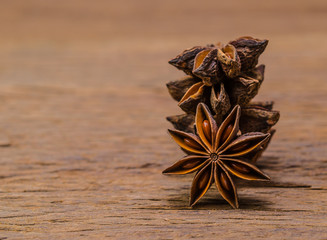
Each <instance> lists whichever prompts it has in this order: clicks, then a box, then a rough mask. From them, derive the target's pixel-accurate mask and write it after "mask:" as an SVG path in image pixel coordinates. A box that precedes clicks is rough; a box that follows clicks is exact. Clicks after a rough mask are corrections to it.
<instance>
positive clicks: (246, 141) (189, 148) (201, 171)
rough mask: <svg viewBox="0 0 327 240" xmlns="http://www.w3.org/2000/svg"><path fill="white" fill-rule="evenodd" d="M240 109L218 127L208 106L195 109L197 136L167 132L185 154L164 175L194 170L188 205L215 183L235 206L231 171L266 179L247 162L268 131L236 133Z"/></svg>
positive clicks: (224, 196) (235, 194)
mask: <svg viewBox="0 0 327 240" xmlns="http://www.w3.org/2000/svg"><path fill="white" fill-rule="evenodd" d="M240 114H241V108H240V106H239V105H236V106H235V107H234V108H233V110H232V111H231V112H230V114H229V115H228V116H227V117H226V119H225V120H224V121H223V122H222V124H221V125H220V126H219V128H218V126H217V123H216V121H215V120H214V118H213V116H212V115H211V113H210V110H209V109H208V107H207V106H206V105H205V104H203V103H200V104H198V106H197V109H196V115H195V125H196V135H195V134H192V133H185V132H182V131H179V130H169V133H170V135H171V136H172V138H173V139H174V140H175V141H176V143H177V144H178V145H179V146H180V147H181V148H182V150H184V151H185V152H186V153H187V154H188V156H186V157H184V158H182V159H181V160H180V161H178V162H176V163H175V164H173V165H172V166H171V167H169V168H167V169H166V170H164V171H163V173H164V174H187V173H191V172H195V171H197V173H196V175H195V177H194V179H193V183H192V188H191V199H190V205H191V206H194V204H196V203H197V202H198V201H199V200H200V198H201V197H202V196H203V195H204V194H205V193H206V192H207V191H208V189H209V188H210V186H211V184H212V183H213V182H214V183H215V185H216V187H217V189H218V191H219V192H220V194H221V195H222V197H223V198H224V199H225V200H226V201H227V202H228V203H229V204H230V205H231V206H232V207H233V208H238V197H237V192H236V188H235V185H234V183H233V180H232V177H231V174H233V175H235V176H237V177H240V178H242V179H246V180H269V177H268V176H267V175H266V174H264V173H263V172H261V171H260V170H259V169H258V168H257V167H256V166H254V165H253V164H251V163H250V161H251V159H247V158H245V157H246V156H250V154H251V153H253V152H255V151H256V150H257V149H259V148H260V147H262V146H264V144H266V143H267V142H268V141H269V139H270V134H269V133H267V134H264V133H261V132H251V133H246V134H243V135H237V134H238V132H239V119H240Z"/></svg>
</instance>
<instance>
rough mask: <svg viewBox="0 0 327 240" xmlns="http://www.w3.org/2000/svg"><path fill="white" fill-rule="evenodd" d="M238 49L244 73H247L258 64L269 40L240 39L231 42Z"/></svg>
mask: <svg viewBox="0 0 327 240" xmlns="http://www.w3.org/2000/svg"><path fill="white" fill-rule="evenodd" d="M229 43H230V44H231V45H233V46H234V47H235V48H236V51H237V54H238V55H239V57H240V60H241V66H242V71H243V72H247V71H248V70H251V69H253V68H254V67H255V66H256V65H257V64H258V59H259V56H260V55H261V53H263V51H264V50H265V49H266V47H267V45H268V40H265V39H264V40H260V39H257V38H253V37H240V38H238V39H236V40H234V41H231V42H229Z"/></svg>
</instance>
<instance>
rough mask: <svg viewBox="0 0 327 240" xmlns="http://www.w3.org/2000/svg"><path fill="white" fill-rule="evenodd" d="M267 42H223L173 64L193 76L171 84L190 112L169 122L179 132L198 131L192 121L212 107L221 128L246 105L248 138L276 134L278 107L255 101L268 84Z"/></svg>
mask: <svg viewBox="0 0 327 240" xmlns="http://www.w3.org/2000/svg"><path fill="white" fill-rule="evenodd" d="M267 44H268V40H260V39H257V38H253V37H240V38H237V39H236V40H233V41H230V42H229V43H228V44H226V45H224V44H222V43H220V42H219V43H217V44H207V45H206V46H204V47H202V46H197V47H193V48H190V49H187V50H185V51H183V52H182V53H181V54H179V55H178V56H176V57H175V58H174V59H172V60H171V61H170V62H169V63H170V64H172V65H173V66H175V67H177V68H178V69H181V70H183V71H184V72H185V73H186V74H187V75H189V76H187V77H185V78H183V79H181V80H178V81H173V82H169V83H168V84H167V88H168V91H169V93H170V94H171V96H172V97H173V98H174V99H175V100H176V101H178V106H179V107H180V108H181V109H182V110H183V111H184V112H185V113H186V114H185V115H176V116H170V117H168V118H167V120H168V121H170V122H171V123H172V124H173V125H174V127H175V128H176V129H178V130H181V131H187V132H194V130H193V129H194V121H192V119H194V115H195V112H196V108H197V105H198V104H199V103H205V104H206V105H207V106H208V108H209V110H210V111H211V112H212V113H213V118H214V120H215V121H216V123H217V124H218V125H219V124H221V122H222V121H223V119H225V118H226V114H227V113H228V112H229V111H230V110H231V108H233V107H234V106H236V105H240V106H241V107H242V115H241V117H240V131H241V132H242V134H244V133H248V132H253V131H254V132H262V133H268V132H274V130H273V129H271V128H272V127H273V126H274V125H275V124H276V123H277V122H278V120H279V112H278V111H275V110H273V109H272V106H273V104H271V105H270V106H268V105H265V106H263V105H262V104H261V105H260V103H256V102H253V103H252V102H251V101H252V99H253V98H254V97H255V96H256V95H257V93H258V91H259V89H260V86H261V85H262V83H263V80H264V72H265V65H262V64H261V65H259V66H257V63H258V60H259V57H260V55H261V54H262V53H263V51H264V50H265V48H266V47H267ZM266 147H267V146H266ZM264 149H265V148H264ZM261 153H262V151H261ZM259 155H261V154H257V156H259Z"/></svg>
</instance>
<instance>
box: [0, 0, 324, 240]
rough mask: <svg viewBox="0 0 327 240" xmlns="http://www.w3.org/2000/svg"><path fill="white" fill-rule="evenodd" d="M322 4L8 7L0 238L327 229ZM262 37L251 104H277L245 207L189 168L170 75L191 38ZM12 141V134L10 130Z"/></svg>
mask: <svg viewBox="0 0 327 240" xmlns="http://www.w3.org/2000/svg"><path fill="white" fill-rule="evenodd" d="M326 16H327V2H326V1H325V0H310V1H304V0H298V1H284V0H277V1H259V0H251V1H241V0H238V1H225V2H221V1H215V0H212V1H202V2H201V1H193V0H192V1H190V0H187V1H186V0H185V1H175V0H174V1H173V0H168V1H150V0H138V1H134V0H130V1H80V0H65V1H43V0H29V1H12V0H4V1H1V8H0V32H1V38H0V101H1V107H0V111H1V114H0V129H1V132H0V133H1V134H0V138H1V143H2V144H4V145H6V143H8V141H10V143H11V146H9V147H2V148H0V153H1V154H0V163H1V168H0V239H77V238H85V239H104V238H109V239H128V238H129V239H190V238H199V239H200V238H201V239H258V238H261V237H262V238H264V239H327V220H326V219H327V217H326V213H327V181H326V180H327V176H326V172H327V160H326V144H327V140H326V139H327V119H326V116H327V109H326V104H327V81H326V78H327V68H326V66H327V57H326V56H327V44H326V39H327V18H326ZM241 35H253V36H256V37H259V38H267V39H270V43H269V46H268V48H267V50H266V51H265V53H264V54H263V56H262V57H261V59H260V62H261V63H265V64H266V65H267V68H266V79H265V82H264V84H263V86H262V88H261V90H260V94H259V95H258V96H257V99H258V100H274V101H276V108H277V109H279V110H280V111H281V119H280V122H279V123H278V125H277V134H276V135H275V137H274V139H273V141H272V144H271V146H270V148H269V149H268V151H267V152H266V153H265V155H264V157H263V158H262V159H260V160H259V165H260V167H261V168H262V169H263V170H264V171H265V172H267V173H268V174H269V175H270V176H271V177H272V179H273V180H272V182H271V183H266V184H258V183H254V184H253V185H250V184H248V183H247V182H243V181H240V182H239V183H238V185H239V197H240V209H238V210H233V209H231V208H230V207H229V205H228V204H227V203H226V202H225V201H223V200H222V199H221V197H220V196H219V195H218V194H217V193H216V190H215V189H211V190H210V191H209V192H208V194H207V195H206V196H205V197H204V198H203V199H202V200H201V201H200V203H199V205H198V206H197V207H195V208H194V209H191V208H190V207H188V199H189V188H190V184H191V180H192V176H183V177H167V176H163V175H161V171H162V170H163V169H164V168H166V167H167V166H169V165H170V164H172V163H173V162H175V161H176V160H178V159H179V158H180V157H181V156H182V155H183V154H182V153H181V151H180V150H179V149H178V147H177V146H176V145H175V144H174V143H173V141H172V140H171V139H170V137H169V136H168V134H167V132H166V129H167V128H168V127H170V124H169V123H168V122H166V120H165V117H166V116H167V115H173V114H178V113H181V111H180V109H178V107H177V105H176V102H174V101H173V100H172V99H171V98H170V96H169V95H168V92H167V90H166V88H165V83H166V82H168V81H170V80H174V79H177V78H179V77H181V76H183V73H182V72H179V71H177V70H175V69H174V68H173V67H171V66H169V65H168V63H167V61H168V60H169V59H170V58H172V57H173V56H175V55H176V54H177V53H179V52H180V51H181V50H182V49H184V48H186V47H191V46H193V45H197V44H206V43H209V42H216V41H218V40H221V41H223V42H226V41H228V40H230V39H234V38H236V37H238V36H241ZM6 138H8V139H6Z"/></svg>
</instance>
